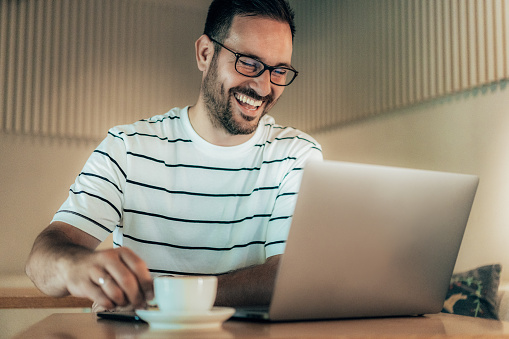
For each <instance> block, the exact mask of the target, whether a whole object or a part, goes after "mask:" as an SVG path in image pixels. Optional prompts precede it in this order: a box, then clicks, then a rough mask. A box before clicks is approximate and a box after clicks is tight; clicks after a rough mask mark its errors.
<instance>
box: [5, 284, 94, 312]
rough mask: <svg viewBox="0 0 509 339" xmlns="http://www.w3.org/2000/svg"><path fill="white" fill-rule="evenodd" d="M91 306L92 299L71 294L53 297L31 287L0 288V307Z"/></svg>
mask: <svg viewBox="0 0 509 339" xmlns="http://www.w3.org/2000/svg"><path fill="white" fill-rule="evenodd" d="M91 306H92V301H90V300H89V299H86V298H77V297H73V296H68V297H63V298H54V297H50V296H47V295H45V294H44V293H42V292H41V291H39V290H38V289H37V288H33V287H32V288H30V287H20V288H16V287H3V288H0V308H63V307H80V308H86V307H91Z"/></svg>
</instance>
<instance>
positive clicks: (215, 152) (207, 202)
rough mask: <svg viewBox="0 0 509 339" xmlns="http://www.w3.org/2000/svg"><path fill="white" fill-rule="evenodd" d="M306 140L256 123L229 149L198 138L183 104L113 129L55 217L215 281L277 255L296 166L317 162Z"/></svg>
mask: <svg viewBox="0 0 509 339" xmlns="http://www.w3.org/2000/svg"><path fill="white" fill-rule="evenodd" d="M321 159H322V153H321V148H320V145H319V144H318V143H317V142H316V141H315V140H314V139H312V138H311V137H310V136H309V135H307V134H305V133H303V132H301V131H298V130H296V129H294V128H290V127H281V126H279V125H276V124H275V123H274V119H273V118H272V117H270V116H265V117H263V118H262V119H261V121H260V124H259V127H258V129H257V131H256V132H255V134H254V136H253V137H252V138H251V139H250V140H249V141H247V142H245V143H243V144H241V145H238V146H233V147H221V146H216V145H213V144H210V143H208V142H206V141H205V140H203V139H202V138H201V137H200V136H198V134H196V132H195V131H194V130H193V128H192V127H191V124H190V122H189V118H188V114H187V107H186V108H183V109H181V108H174V109H172V110H171V111H169V112H168V113H166V114H164V115H158V116H154V117H152V118H150V119H146V120H141V121H138V122H136V123H134V124H131V125H124V126H117V127H114V128H112V129H111V130H110V131H109V132H108V135H107V137H106V139H104V141H103V142H102V143H101V144H100V145H99V146H98V147H97V149H96V150H95V151H94V152H93V153H92V155H91V156H90V158H89V159H88V161H87V163H86V164H85V166H84V168H83V170H82V172H81V173H80V174H79V175H78V177H77V178H76V181H75V183H74V184H73V185H72V186H71V188H70V192H69V197H68V198H67V200H66V201H65V202H64V204H63V205H62V207H61V208H60V210H59V211H58V212H57V213H56V214H55V217H54V219H53V220H54V221H63V222H66V223H69V224H71V225H74V226H75V227H78V228H79V229H81V230H83V231H85V232H87V233H89V234H91V235H92V236H94V237H96V238H98V239H100V240H103V239H105V238H106V237H107V236H108V234H110V233H112V232H113V243H114V245H115V246H125V247H129V248H130V249H132V250H133V251H134V252H135V253H136V254H137V255H139V256H140V257H141V258H142V259H143V260H144V261H145V262H146V264H147V266H148V268H149V270H150V272H151V273H152V274H154V275H157V274H220V273H224V272H228V271H231V270H235V269H238V268H242V267H246V266H250V265H256V264H261V263H263V262H264V261H265V259H266V258H268V257H270V256H273V255H276V254H281V253H283V251H284V246H285V242H286V238H287V236H288V231H289V228H290V222H291V219H292V214H293V209H294V207H295V202H296V198H297V191H298V188H299V185H300V179H301V175H302V169H303V167H304V164H305V162H306V161H308V160H321Z"/></svg>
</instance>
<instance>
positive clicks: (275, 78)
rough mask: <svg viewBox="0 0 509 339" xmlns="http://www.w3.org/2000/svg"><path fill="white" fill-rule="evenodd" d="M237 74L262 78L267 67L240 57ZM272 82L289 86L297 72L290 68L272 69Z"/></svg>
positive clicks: (253, 60)
mask: <svg viewBox="0 0 509 339" xmlns="http://www.w3.org/2000/svg"><path fill="white" fill-rule="evenodd" d="M235 68H236V70H237V72H239V73H240V74H242V75H245V76H248V77H257V76H260V75H261V74H262V73H263V71H265V66H264V65H263V64H262V63H261V62H259V61H258V60H255V59H252V58H249V57H246V56H239V57H238V58H237V63H236V64H235ZM270 71H271V72H270V81H271V82H273V83H274V84H276V85H280V86H287V85H289V84H290V83H291V82H292V81H293V79H294V78H295V71H293V70H291V69H289V68H283V67H281V68H279V67H278V68H272V69H270Z"/></svg>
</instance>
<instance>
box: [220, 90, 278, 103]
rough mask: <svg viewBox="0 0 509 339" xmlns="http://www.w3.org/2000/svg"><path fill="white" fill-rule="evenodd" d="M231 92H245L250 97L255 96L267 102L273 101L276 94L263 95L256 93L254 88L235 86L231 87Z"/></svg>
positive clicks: (256, 98)
mask: <svg viewBox="0 0 509 339" xmlns="http://www.w3.org/2000/svg"><path fill="white" fill-rule="evenodd" d="M229 92H230V94H231V95H233V93H240V94H244V95H246V96H248V97H250V98H253V99H255V100H261V101H266V102H267V103H271V102H272V101H274V96H273V95H272V94H269V95H266V96H264V97H262V96H260V95H258V93H256V91H255V90H254V89H252V88H245V87H233V88H230V91H229Z"/></svg>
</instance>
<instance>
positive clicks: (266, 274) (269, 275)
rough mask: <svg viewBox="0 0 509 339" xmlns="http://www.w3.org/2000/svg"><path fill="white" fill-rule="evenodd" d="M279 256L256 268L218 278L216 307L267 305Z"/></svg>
mask: <svg viewBox="0 0 509 339" xmlns="http://www.w3.org/2000/svg"><path fill="white" fill-rule="evenodd" d="M279 259H280V256H279V255H277V256H273V257H270V258H269V259H267V261H266V262H265V263H264V264H262V265H258V266H253V267H249V268H245V269H242V270H238V271H234V272H231V273H227V274H223V275H220V276H218V289H217V297H216V303H215V304H216V305H217V306H230V307H231V306H242V305H268V304H269V303H270V299H271V297H272V291H273V289H274V282H275V279H276V274H277V269H278V266H279Z"/></svg>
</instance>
